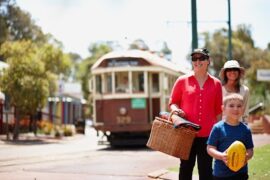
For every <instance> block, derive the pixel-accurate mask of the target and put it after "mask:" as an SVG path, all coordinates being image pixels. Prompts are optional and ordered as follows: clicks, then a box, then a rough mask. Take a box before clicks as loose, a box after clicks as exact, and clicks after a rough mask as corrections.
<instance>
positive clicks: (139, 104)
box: [131, 98, 146, 109]
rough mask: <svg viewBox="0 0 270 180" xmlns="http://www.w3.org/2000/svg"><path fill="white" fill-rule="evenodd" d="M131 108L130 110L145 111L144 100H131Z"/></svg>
mask: <svg viewBox="0 0 270 180" xmlns="http://www.w3.org/2000/svg"><path fill="white" fill-rule="evenodd" d="M131 107H132V109H145V108H146V100H145V98H132V99H131Z"/></svg>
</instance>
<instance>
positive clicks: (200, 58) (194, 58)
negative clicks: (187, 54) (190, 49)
mask: <svg viewBox="0 0 270 180" xmlns="http://www.w3.org/2000/svg"><path fill="white" fill-rule="evenodd" d="M207 59H208V57H207V56H200V57H194V56H193V57H192V58H191V61H192V62H195V61H197V60H199V61H205V60H207Z"/></svg>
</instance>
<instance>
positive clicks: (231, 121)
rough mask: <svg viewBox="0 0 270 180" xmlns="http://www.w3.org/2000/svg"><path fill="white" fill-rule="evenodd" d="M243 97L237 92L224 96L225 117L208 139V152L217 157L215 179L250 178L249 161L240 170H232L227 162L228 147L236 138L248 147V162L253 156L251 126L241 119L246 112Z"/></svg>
mask: <svg viewBox="0 0 270 180" xmlns="http://www.w3.org/2000/svg"><path fill="white" fill-rule="evenodd" d="M243 103H244V101H243V97H242V96H241V95H239V94H237V93H233V94H230V95H228V96H225V97H224V98H223V113H224V114H225V118H224V119H223V120H222V121H220V122H218V123H216V124H215V125H214V127H213V129H212V131H211V133H210V136H209V138H208V141H207V152H208V154H209V155H210V156H212V157H213V158H215V162H214V171H213V176H214V180H234V179H235V180H246V179H248V167H247V163H246V165H245V166H244V167H242V168H241V169H240V170H239V171H237V172H234V171H232V170H230V169H229V168H228V167H227V165H226V163H227V154H226V149H227V148H228V147H229V146H230V145H231V144H232V143H233V142H234V141H236V140H238V141H241V142H242V143H243V144H244V145H245V147H246V149H247V153H246V162H247V161H248V160H249V159H251V158H252V156H253V147H254V145H253V140H252V135H251V131H250V129H249V127H248V126H247V125H245V124H244V123H242V122H241V121H240V118H241V117H242V115H243V113H244V109H243Z"/></svg>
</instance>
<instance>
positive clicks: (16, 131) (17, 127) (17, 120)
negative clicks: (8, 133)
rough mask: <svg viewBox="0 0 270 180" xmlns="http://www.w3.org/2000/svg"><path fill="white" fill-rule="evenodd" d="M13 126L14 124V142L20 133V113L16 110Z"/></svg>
mask: <svg viewBox="0 0 270 180" xmlns="http://www.w3.org/2000/svg"><path fill="white" fill-rule="evenodd" d="M15 116H16V117H15V124H14V130H13V141H16V140H18V139H19V131H20V113H19V111H18V109H16V112H15Z"/></svg>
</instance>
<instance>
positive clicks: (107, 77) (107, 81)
mask: <svg viewBox="0 0 270 180" xmlns="http://www.w3.org/2000/svg"><path fill="white" fill-rule="evenodd" d="M104 93H107V94H111V93H112V74H111V73H105V74H104Z"/></svg>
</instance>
